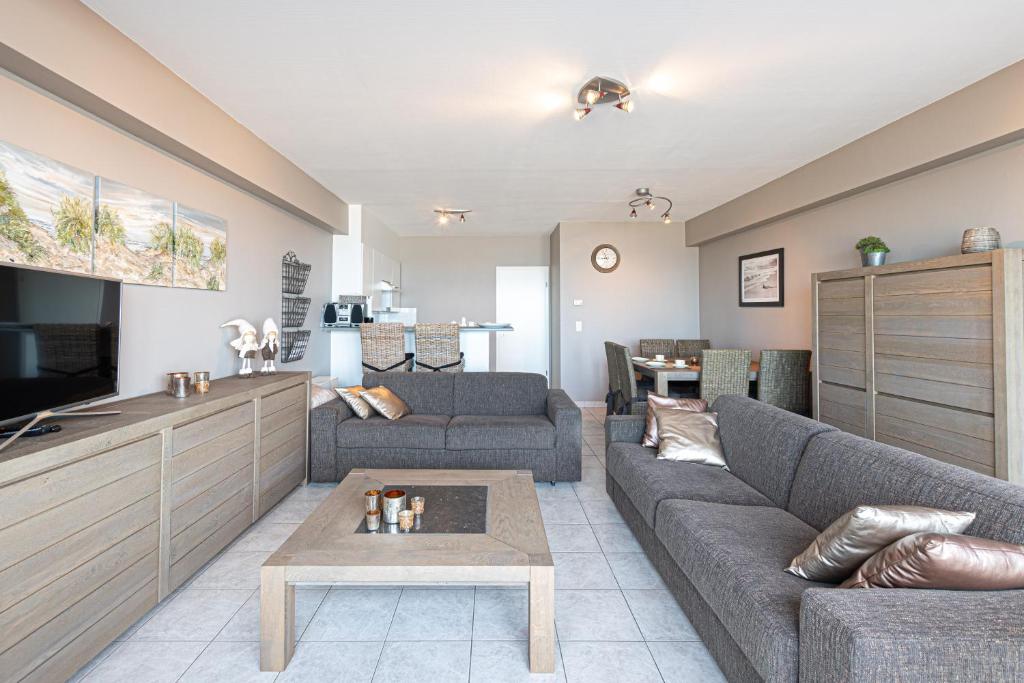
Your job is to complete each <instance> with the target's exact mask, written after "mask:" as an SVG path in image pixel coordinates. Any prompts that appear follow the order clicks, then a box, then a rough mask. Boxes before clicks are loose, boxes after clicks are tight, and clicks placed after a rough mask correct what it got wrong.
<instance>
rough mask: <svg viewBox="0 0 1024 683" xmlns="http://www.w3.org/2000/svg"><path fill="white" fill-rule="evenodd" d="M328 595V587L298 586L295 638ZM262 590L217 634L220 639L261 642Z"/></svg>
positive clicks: (307, 624) (255, 593)
mask: <svg viewBox="0 0 1024 683" xmlns="http://www.w3.org/2000/svg"><path fill="white" fill-rule="evenodd" d="M326 595H327V589H326V588H298V589H296V590H295V638H296V639H298V638H299V637H300V636H302V633H303V631H305V630H306V627H307V626H309V622H310V621H311V620H312V619H313V614H314V613H315V612H316V610H317V608H318V607H319V606H320V603H321V602H323V599H324V597H325V596H326ZM259 639H260V592H259V591H256V592H254V593H253V594H252V596H250V597H249V599H248V600H246V601H245V604H244V605H242V608H241V609H240V610H238V611H237V612H236V613H235V616H233V617H231V621H229V622H228V623H227V625H226V626H225V627H224V628H223V629H221V632H220V633H219V634H218V635H217V640H219V641H248V642H259Z"/></svg>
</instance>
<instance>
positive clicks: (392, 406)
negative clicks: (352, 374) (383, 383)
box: [359, 387, 410, 420]
mask: <svg viewBox="0 0 1024 683" xmlns="http://www.w3.org/2000/svg"><path fill="white" fill-rule="evenodd" d="M359 395H360V396H362V397H363V400H365V401H366V402H367V403H369V404H370V407H371V408H373V409H374V410H376V411H377V412H378V413H380V414H381V415H383V416H384V417H386V418H387V419H389V420H397V419H398V418H400V417H403V416H405V415H408V414H409V413H410V410H409V406H407V405H405V401H403V400H402V399H400V398H398V397H397V396H395V392H393V391H391V390H390V389H388V388H387V387H374V388H373V389H366V390H365V391H361V392H359Z"/></svg>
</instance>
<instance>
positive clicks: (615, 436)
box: [604, 415, 646, 451]
mask: <svg viewBox="0 0 1024 683" xmlns="http://www.w3.org/2000/svg"><path fill="white" fill-rule="evenodd" d="M645 426H646V418H645V417H644V416H643V415H608V416H607V417H605V418H604V448H605V450H606V451H607V450H608V444H612V443H615V442H620V443H640V441H641V439H643V436H644V427H645Z"/></svg>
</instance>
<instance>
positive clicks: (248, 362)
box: [221, 318, 259, 377]
mask: <svg viewBox="0 0 1024 683" xmlns="http://www.w3.org/2000/svg"><path fill="white" fill-rule="evenodd" d="M221 327H237V328H238V338H237V339H233V340H232V341H231V346H232V348H234V349H236V350H237V351H238V357H239V358H241V359H242V367H241V369H239V371H238V375H239V377H251V376H252V359H253V358H255V357H256V350H257V349H258V348H259V345H258V344H257V340H256V328H255V327H253V326H252V324H250V323H249V321H248V320H243V319H242V318H235V319H234V320H229V321H227V322H226V323H224V324H223V325H221Z"/></svg>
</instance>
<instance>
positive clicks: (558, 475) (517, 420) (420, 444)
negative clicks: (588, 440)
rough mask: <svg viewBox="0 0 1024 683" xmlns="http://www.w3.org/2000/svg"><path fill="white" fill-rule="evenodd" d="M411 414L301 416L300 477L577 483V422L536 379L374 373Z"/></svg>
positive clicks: (567, 404) (318, 412)
mask: <svg viewBox="0 0 1024 683" xmlns="http://www.w3.org/2000/svg"><path fill="white" fill-rule="evenodd" d="M363 386H364V387H366V388H370V387H375V386H385V387H387V388H389V389H390V390H391V391H393V392H394V393H395V394H396V395H397V396H398V397H399V398H401V399H402V400H403V401H405V402H406V404H407V405H408V406H409V408H410V410H411V411H412V414H411V415H407V416H405V417H403V418H400V419H398V420H393V421H389V420H386V419H384V418H382V417H380V416H378V415H374V416H372V417H370V418H368V419H366V420H362V419H360V418H358V417H356V416H355V415H354V414H353V413H352V411H351V410H350V409H349V407H348V405H346V404H345V403H344V402H343V401H341V400H333V401H330V402H328V403H326V404H324V405H322V406H319V407H317V408H314V409H313V410H312V411H310V416H309V419H310V478H311V480H312V481H318V482H330V481H341V480H342V479H343V478H344V477H345V475H346V474H348V472H349V470H351V469H353V468H366V467H375V468H427V469H438V468H440V469H506V470H533V478H534V480H536V481H579V479H580V468H581V463H582V454H583V435H582V429H583V427H582V414H581V412H580V409H579V407H577V406H576V404H575V403H573V402H572V401H571V400H570V399H569V397H568V396H567V395H566V393H565V392H564V391H562V390H560V389H548V381H547V378H546V377H544V376H543V375H537V374H532V373H521V372H464V373H443V372H375V373H367V374H366V375H364V376H363Z"/></svg>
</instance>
